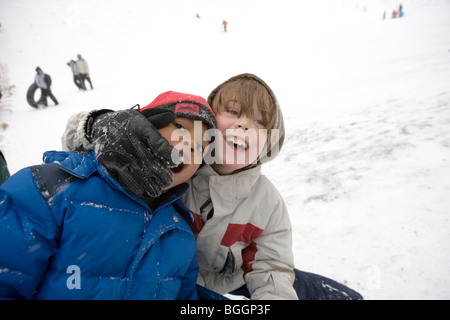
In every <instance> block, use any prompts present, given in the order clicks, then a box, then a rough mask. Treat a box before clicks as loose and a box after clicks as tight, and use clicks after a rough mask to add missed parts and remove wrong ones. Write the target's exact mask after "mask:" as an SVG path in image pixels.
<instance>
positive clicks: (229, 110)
mask: <svg viewBox="0 0 450 320" xmlns="http://www.w3.org/2000/svg"><path fill="white" fill-rule="evenodd" d="M227 112H228V113H229V114H230V115H232V116H234V117H238V116H239V111H238V110H236V109H228V110H227Z"/></svg>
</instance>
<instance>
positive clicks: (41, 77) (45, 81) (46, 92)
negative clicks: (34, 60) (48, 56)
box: [34, 67, 58, 106]
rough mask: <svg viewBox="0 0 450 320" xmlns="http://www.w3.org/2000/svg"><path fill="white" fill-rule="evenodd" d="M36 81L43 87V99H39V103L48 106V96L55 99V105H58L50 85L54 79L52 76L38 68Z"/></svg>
mask: <svg viewBox="0 0 450 320" xmlns="http://www.w3.org/2000/svg"><path fill="white" fill-rule="evenodd" d="M34 82H35V83H36V85H37V86H38V87H39V88H40V89H41V92H42V96H41V99H40V100H39V101H38V104H43V105H44V106H47V97H50V99H52V100H53V102H54V103H55V106H57V105H58V100H56V98H55V96H54V95H53V93H52V91H51V89H50V87H51V85H52V79H51V78H50V76H49V75H48V74H46V73H44V72H43V71H42V69H41V68H39V67H37V68H36V77H35V78H34Z"/></svg>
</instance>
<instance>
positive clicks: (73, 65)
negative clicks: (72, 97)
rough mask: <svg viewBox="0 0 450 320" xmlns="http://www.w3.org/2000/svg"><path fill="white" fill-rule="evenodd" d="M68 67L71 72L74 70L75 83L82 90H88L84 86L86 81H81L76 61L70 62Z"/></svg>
mask: <svg viewBox="0 0 450 320" xmlns="http://www.w3.org/2000/svg"><path fill="white" fill-rule="evenodd" d="M67 65H68V66H69V67H70V70H72V75H73V82H74V83H75V85H76V86H77V88H78V89H80V90H86V86H85V84H84V81H82V80H81V75H80V74H79V73H78V71H77V64H76V62H75V60H70V61H69V62H68V63H67Z"/></svg>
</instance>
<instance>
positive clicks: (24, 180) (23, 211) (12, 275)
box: [0, 168, 59, 299]
mask: <svg viewBox="0 0 450 320" xmlns="http://www.w3.org/2000/svg"><path fill="white" fill-rule="evenodd" d="M58 234H59V232H58V227H57V223H56V221H55V219H54V217H53V216H52V214H51V212H50V209H49V207H48V206H47V204H46V202H45V200H44V199H43V197H42V195H41V193H40V191H39V189H38V188H36V184H35V181H34V179H33V176H32V173H31V170H30V169H28V168H27V169H23V170H21V171H19V172H18V173H16V174H15V175H13V176H12V177H10V178H9V179H8V180H7V181H6V182H5V183H4V184H3V185H2V186H1V187H0V243H1V245H0V298H1V299H31V298H32V297H33V293H34V292H35V290H36V289H37V288H38V285H39V283H40V282H41V280H42V278H43V276H44V274H45V271H46V269H47V266H48V262H49V259H50V258H51V257H52V256H53V255H54V253H55V252H56V248H57V235H58Z"/></svg>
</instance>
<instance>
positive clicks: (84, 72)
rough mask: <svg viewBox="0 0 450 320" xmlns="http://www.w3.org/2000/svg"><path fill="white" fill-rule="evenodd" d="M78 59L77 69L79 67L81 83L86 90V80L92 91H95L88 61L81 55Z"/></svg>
mask: <svg viewBox="0 0 450 320" xmlns="http://www.w3.org/2000/svg"><path fill="white" fill-rule="evenodd" d="M77 58H78V60H77V62H76V67H77V71H78V73H79V74H80V77H81V83H82V84H83V86H84V87H85V88H86V86H85V84H84V80H87V81H88V82H89V84H90V85H91V90H92V89H94V87H93V86H92V82H91V78H90V76H89V66H88V63H87V62H86V60H84V58H83V57H82V56H81V54H79V55H77Z"/></svg>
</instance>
